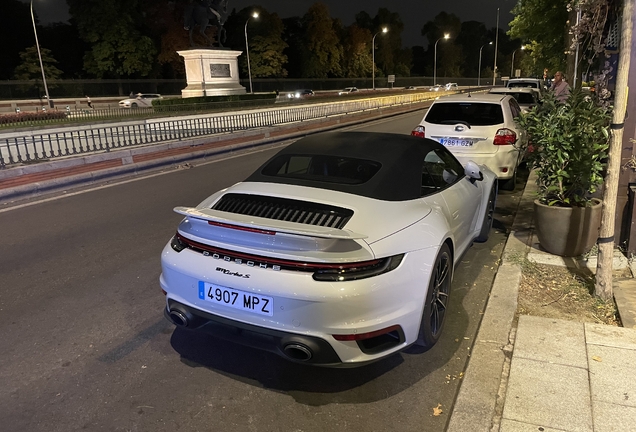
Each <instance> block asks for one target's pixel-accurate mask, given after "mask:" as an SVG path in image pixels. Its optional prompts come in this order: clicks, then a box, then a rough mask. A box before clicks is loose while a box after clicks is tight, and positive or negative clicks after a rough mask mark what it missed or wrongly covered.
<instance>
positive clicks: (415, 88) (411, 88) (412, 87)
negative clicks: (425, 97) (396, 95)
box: [404, 86, 417, 90]
mask: <svg viewBox="0 0 636 432" xmlns="http://www.w3.org/2000/svg"><path fill="white" fill-rule="evenodd" d="M404 90H417V87H415V86H408V87H404Z"/></svg>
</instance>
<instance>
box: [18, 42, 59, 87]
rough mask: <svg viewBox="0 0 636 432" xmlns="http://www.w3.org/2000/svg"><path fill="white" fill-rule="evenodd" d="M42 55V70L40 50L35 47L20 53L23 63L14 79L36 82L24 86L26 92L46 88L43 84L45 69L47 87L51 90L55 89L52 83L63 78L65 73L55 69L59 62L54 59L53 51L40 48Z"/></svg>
mask: <svg viewBox="0 0 636 432" xmlns="http://www.w3.org/2000/svg"><path fill="white" fill-rule="evenodd" d="M40 53H41V55H42V68H40V58H39V56H38V49H37V47H36V46H35V45H33V46H32V47H29V48H27V49H26V50H24V51H22V52H21V53H20V59H21V60H22V63H20V64H19V65H18V66H17V67H16V68H15V72H14V75H13V77H14V78H15V79H17V80H22V81H31V80H33V81H34V83H33V85H28V86H23V89H24V90H28V89H31V88H34V87H37V88H38V89H43V88H44V86H43V83H42V69H44V75H45V77H46V80H47V87H48V88H50V89H51V88H55V84H53V83H51V82H50V81H54V80H56V79H59V78H60V77H61V76H62V73H63V72H62V71H61V70H59V69H58V68H57V67H55V63H57V60H55V59H54V58H53V56H52V55H51V51H50V50H48V49H46V48H40ZM49 80H50V81H49Z"/></svg>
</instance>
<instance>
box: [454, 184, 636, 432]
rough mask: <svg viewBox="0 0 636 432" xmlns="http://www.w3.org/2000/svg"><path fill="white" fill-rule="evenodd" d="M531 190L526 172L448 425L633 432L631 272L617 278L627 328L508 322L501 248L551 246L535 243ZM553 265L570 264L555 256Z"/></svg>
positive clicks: (509, 266) (512, 298)
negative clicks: (508, 234) (626, 277)
mask: <svg viewBox="0 0 636 432" xmlns="http://www.w3.org/2000/svg"><path fill="white" fill-rule="evenodd" d="M535 190H536V186H535V183H534V176H532V175H531V176H530V178H529V179H528V184H527V186H526V189H525V191H524V193H523V196H522V198H521V202H520V204H519V209H518V211H517V216H516V218H515V222H514V224H513V227H512V231H511V233H510V236H509V238H508V241H507V243H506V247H505V249H504V253H503V256H504V257H503V263H502V264H501V266H500V268H499V271H498V272H497V276H496V278H495V282H494V284H493V288H492V291H491V294H490V299H489V301H488V305H487V307H486V311H485V313H484V316H483V319H482V324H481V326H480V329H479V333H478V335H477V338H476V341H475V345H474V347H473V350H472V354H471V357H470V361H469V364H468V368H467V370H466V373H465V376H464V381H463V383H462V385H461V387H460V390H459V394H458V396H457V399H456V401H455V406H454V407H453V411H452V413H451V418H450V421H449V426H448V429H447V430H448V431H449V432H465V431H484V432H496V431H500V432H525V431H528V432H530V431H545V432H557V431H568V432H578V431H585V432H587V431H590V432H592V431H594V432H606V431H607V432H609V431H612V432H628V431H636V320H634V317H636V282H634V280H633V279H629V280H621V281H617V282H616V283H615V293H616V295H615V297H616V302H617V306H618V309H619V314H620V315H621V319H622V322H623V325H624V326H625V327H613V326H607V325H601V324H591V323H578V322H574V321H565V320H559V319H551V318H541V317H534V316H520V317H519V320H518V323H517V326H516V328H515V327H514V316H515V311H516V308H517V293H518V289H519V283H520V281H521V269H520V268H519V267H518V266H517V265H515V264H513V263H511V260H510V259H508V257H510V256H511V255H519V254H522V255H523V256H528V257H529V258H530V259H532V257H534V256H535V255H537V256H539V257H540V258H541V259H546V258H547V257H546V256H545V255H549V254H546V253H545V252H540V251H538V250H537V249H536V245H535V244H534V236H533V225H532V202H533V199H534V193H535ZM530 255H532V257H531V256H530ZM570 261H573V260H570ZM550 264H556V265H568V263H567V261H564V260H559V259H557V258H556V257H553V259H552V261H551V262H550ZM622 264H624V263H622V262H621V261H620V260H619V264H618V265H622Z"/></svg>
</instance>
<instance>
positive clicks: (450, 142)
mask: <svg viewBox="0 0 636 432" xmlns="http://www.w3.org/2000/svg"><path fill="white" fill-rule="evenodd" d="M439 142H440V143H441V144H443V145H445V146H447V147H472V146H473V143H474V141H473V140H470V139H459V138H440V139H439Z"/></svg>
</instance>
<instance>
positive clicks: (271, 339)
mask: <svg viewBox="0 0 636 432" xmlns="http://www.w3.org/2000/svg"><path fill="white" fill-rule="evenodd" d="M496 197H497V181H496V176H495V174H494V173H493V172H492V171H490V170H489V169H488V168H487V167H485V166H478V165H477V164H475V163H474V162H469V163H467V164H466V165H465V166H462V165H461V164H460V163H459V161H458V160H457V159H456V158H455V157H454V156H453V155H452V154H451V153H450V152H449V151H448V148H446V147H444V146H442V145H440V144H439V143H438V142H435V141H433V140H430V139H418V138H413V137H411V136H408V135H403V134H388V133H369V132H335V133H334V132H332V133H325V134H318V135H313V136H308V137H305V138H302V139H300V140H298V141H296V142H295V143H293V144H291V145H289V146H288V147H286V148H284V149H282V150H281V151H279V152H278V153H277V154H276V155H274V156H273V157H272V158H271V159H270V160H268V161H267V162H265V163H264V164H263V165H262V166H261V167H260V168H258V169H257V170H256V171H255V172H254V173H253V174H252V175H250V176H249V177H248V178H247V179H245V180H244V181H243V182H240V183H237V184H235V185H234V186H230V187H229V188H225V189H222V190H220V191H218V192H214V193H213V194H212V195H210V196H209V197H207V198H205V199H204V200H203V201H202V202H201V203H200V204H198V205H197V206H195V207H176V208H175V209H174V211H175V212H176V213H179V214H180V215H182V216H183V220H182V221H181V223H180V224H179V225H178V227H177V230H176V233H175V235H174V236H173V237H172V238H171V239H170V240H169V241H168V242H167V244H166V246H165V247H164V249H163V252H162V253H161V266H162V273H161V276H160V285H161V288H162V289H163V292H164V294H165V296H166V297H165V308H164V315H165V316H166V317H167V319H168V320H170V321H171V322H172V323H173V324H175V325H176V326H178V327H180V328H182V329H184V331H187V330H190V331H197V332H207V333H210V334H212V335H213V336H215V337H219V338H224V339H226V340H228V341H230V342H232V343H240V344H245V345H248V346H252V347H255V348H259V349H263V350H267V351H271V352H273V353H275V354H277V355H279V356H281V357H284V358H286V359H288V360H290V361H293V362H297V363H304V364H307V365H315V366H328V367H353V366H362V365H365V364H368V363H370V362H373V361H376V360H379V359H382V358H385V357H388V356H391V355H393V354H395V353H398V352H400V351H402V350H404V349H406V348H408V347H409V346H411V345H416V346H418V350H420V352H426V349H427V348H430V347H431V346H433V345H434V344H435V343H436V342H437V341H438V340H439V339H440V337H441V336H442V331H443V328H444V322H445V321H448V320H456V319H457V318H459V317H457V316H456V315H451V313H450V310H449V309H448V307H449V298H452V295H453V293H452V292H451V281H452V277H453V270H454V267H455V264H457V263H459V262H460V259H461V258H460V257H461V256H462V255H463V254H464V252H465V251H466V250H467V249H468V248H469V247H470V246H471V244H472V243H473V241H479V242H484V241H486V240H487V239H488V235H489V233H490V229H491V226H492V221H493V213H494V210H495V202H496ZM458 300H461V298H458ZM184 341H185V343H206V342H205V340H204V339H201V338H189V337H188V338H184ZM449 341H450V339H449ZM451 343H452V342H451ZM208 352H209V353H210V355H213V356H222V355H223V354H222V353H218V352H215V351H214V350H208ZM429 353H430V351H429ZM432 354H433V355H435V354H434V353H432ZM423 355H426V354H423ZM265 367H267V366H265Z"/></svg>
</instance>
